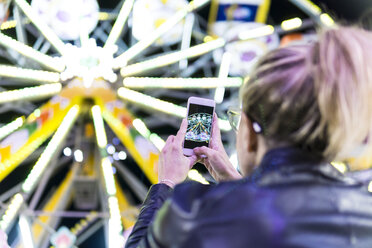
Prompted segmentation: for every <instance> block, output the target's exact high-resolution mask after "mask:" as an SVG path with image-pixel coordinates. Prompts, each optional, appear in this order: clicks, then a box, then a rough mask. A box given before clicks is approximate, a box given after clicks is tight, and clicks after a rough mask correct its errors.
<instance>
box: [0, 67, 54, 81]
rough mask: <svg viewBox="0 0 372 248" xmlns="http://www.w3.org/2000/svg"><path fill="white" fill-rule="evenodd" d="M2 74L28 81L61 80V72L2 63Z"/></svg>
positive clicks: (0, 71)
mask: <svg viewBox="0 0 372 248" xmlns="http://www.w3.org/2000/svg"><path fill="white" fill-rule="evenodd" d="M0 76H2V77H10V78H18V79H25V80H27V81H29V80H32V81H41V82H49V83H57V82H59V73H55V72H49V71H39V70H31V69H23V68H19V67H15V66H7V65H0Z"/></svg>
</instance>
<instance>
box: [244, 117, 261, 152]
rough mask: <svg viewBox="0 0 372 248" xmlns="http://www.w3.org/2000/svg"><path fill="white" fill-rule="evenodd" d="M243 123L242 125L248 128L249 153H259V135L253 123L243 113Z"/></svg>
mask: <svg viewBox="0 0 372 248" xmlns="http://www.w3.org/2000/svg"><path fill="white" fill-rule="evenodd" d="M241 118H242V121H241V124H242V125H245V127H246V128H247V136H246V138H247V140H248V147H247V149H248V152H257V149H258V137H257V133H256V132H255V131H254V129H253V123H252V121H251V120H250V119H249V118H248V117H247V116H246V115H245V114H244V113H242V117H241Z"/></svg>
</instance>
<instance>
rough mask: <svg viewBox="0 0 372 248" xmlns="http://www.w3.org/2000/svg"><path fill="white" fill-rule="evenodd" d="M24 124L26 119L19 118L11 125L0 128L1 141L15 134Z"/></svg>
mask: <svg viewBox="0 0 372 248" xmlns="http://www.w3.org/2000/svg"><path fill="white" fill-rule="evenodd" d="M24 122H25V118H24V117H19V118H17V119H15V120H14V121H12V122H10V123H9V124H7V125H4V126H2V127H1V128H0V140H2V139H3V138H5V137H6V136H8V135H9V134H11V133H13V132H14V131H15V130H17V129H18V128H20V127H21V126H22V125H23V123H24Z"/></svg>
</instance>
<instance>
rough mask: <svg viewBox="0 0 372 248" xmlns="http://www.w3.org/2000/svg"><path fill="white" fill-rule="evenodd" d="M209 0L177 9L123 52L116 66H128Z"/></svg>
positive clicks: (117, 59) (194, 2) (116, 60)
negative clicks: (147, 34) (148, 33)
mask: <svg viewBox="0 0 372 248" xmlns="http://www.w3.org/2000/svg"><path fill="white" fill-rule="evenodd" d="M127 1H128V0H127ZM209 1H210V0H200V1H192V2H191V3H189V5H188V7H187V8H184V9H181V10H179V11H177V13H176V14H174V15H173V16H172V17H170V18H169V19H168V20H166V21H165V22H164V23H163V24H162V25H160V27H159V28H157V29H156V30H154V32H153V33H151V34H150V35H149V36H147V37H145V38H144V39H141V40H140V41H139V42H137V43H136V44H135V45H134V46H132V47H131V48H129V49H128V50H127V51H125V52H124V53H123V54H121V55H120V56H119V57H117V58H116V59H115V62H114V63H115V65H116V68H120V67H123V66H126V65H127V63H128V61H130V60H131V59H133V58H134V57H135V56H137V55H138V54H140V53H141V52H142V51H143V50H145V49H146V48H147V47H149V46H150V45H151V44H152V43H154V42H155V41H156V40H157V39H158V38H159V37H161V36H162V35H163V34H165V33H166V32H167V31H169V30H170V29H171V28H172V27H174V26H175V25H176V24H177V23H179V22H180V21H181V20H182V19H183V18H185V16H186V15H187V14H188V13H190V12H191V11H193V10H195V9H197V8H200V7H202V6H203V5H205V4H206V3H208V2H209Z"/></svg>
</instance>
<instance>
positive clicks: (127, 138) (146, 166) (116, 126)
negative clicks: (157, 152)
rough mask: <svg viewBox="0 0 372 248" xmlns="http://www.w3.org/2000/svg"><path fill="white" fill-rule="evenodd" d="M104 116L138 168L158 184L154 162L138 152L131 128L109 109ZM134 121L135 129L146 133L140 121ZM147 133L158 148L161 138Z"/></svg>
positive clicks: (103, 113) (105, 110) (104, 112)
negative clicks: (139, 123)
mask: <svg viewBox="0 0 372 248" xmlns="http://www.w3.org/2000/svg"><path fill="white" fill-rule="evenodd" d="M102 115H103V118H104V119H105V121H106V122H107V124H108V125H109V126H110V127H111V129H112V131H114V133H115V134H116V135H117V136H118V138H119V139H120V140H121V142H122V143H123V145H124V146H125V147H126V149H127V150H128V151H129V153H130V154H131V156H132V157H133V159H134V160H135V161H136V163H137V164H138V166H139V167H140V168H141V169H142V171H143V172H144V173H145V175H146V177H147V178H148V179H149V180H150V182H152V183H156V182H157V178H158V177H157V175H156V174H155V173H154V170H153V161H151V159H149V160H146V159H144V157H143V156H142V155H141V153H140V152H139V151H138V150H137V147H136V145H135V142H134V140H133V139H132V137H131V135H130V130H129V128H128V127H127V126H126V125H124V124H123V123H122V122H121V121H120V120H118V119H117V118H115V117H114V116H113V115H112V114H111V113H110V112H109V111H108V110H107V109H104V111H103V112H102ZM133 121H134V123H133V126H134V128H136V130H137V131H138V132H139V133H140V134H143V131H144V129H143V127H139V126H138V121H137V122H136V121H135V120H133ZM138 128H139V129H140V131H139V130H138ZM147 131H148V132H149V135H147V136H148V138H149V139H150V141H152V142H153V143H154V145H155V146H156V147H157V148H158V146H157V145H156V144H160V143H161V141H159V139H161V138H160V137H159V136H158V135H156V134H151V133H150V131H149V130H147ZM150 137H151V138H150ZM145 138H146V137H145ZM160 145H161V144H160ZM158 149H159V148H158Z"/></svg>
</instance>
